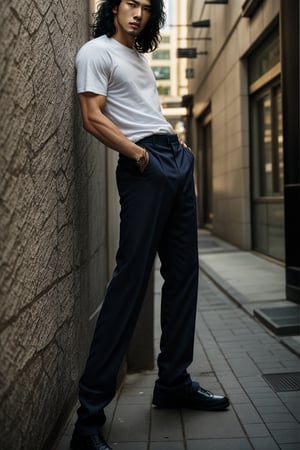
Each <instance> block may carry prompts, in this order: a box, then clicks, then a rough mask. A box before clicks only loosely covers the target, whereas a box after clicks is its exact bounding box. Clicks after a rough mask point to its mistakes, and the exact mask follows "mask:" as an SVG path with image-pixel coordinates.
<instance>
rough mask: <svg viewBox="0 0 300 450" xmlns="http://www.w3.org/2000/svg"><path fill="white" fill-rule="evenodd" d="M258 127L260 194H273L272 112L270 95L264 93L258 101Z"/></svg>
mask: <svg viewBox="0 0 300 450" xmlns="http://www.w3.org/2000/svg"><path fill="white" fill-rule="evenodd" d="M258 110H259V118H260V120H259V127H260V133H259V136H260V142H259V150H260V195H261V196H269V195H270V196H271V195H272V194H273V159H272V114H271V96H270V95H269V94H268V95H265V96H264V97H262V98H261V99H260V100H259V101H258Z"/></svg>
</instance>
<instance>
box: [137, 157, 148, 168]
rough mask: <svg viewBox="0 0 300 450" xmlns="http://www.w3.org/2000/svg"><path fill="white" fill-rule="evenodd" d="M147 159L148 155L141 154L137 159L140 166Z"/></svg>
mask: <svg viewBox="0 0 300 450" xmlns="http://www.w3.org/2000/svg"><path fill="white" fill-rule="evenodd" d="M145 161H146V157H145V156H141V157H140V158H139V159H138V160H137V162H136V163H137V164H138V165H139V166H142V165H143V164H144V163H145Z"/></svg>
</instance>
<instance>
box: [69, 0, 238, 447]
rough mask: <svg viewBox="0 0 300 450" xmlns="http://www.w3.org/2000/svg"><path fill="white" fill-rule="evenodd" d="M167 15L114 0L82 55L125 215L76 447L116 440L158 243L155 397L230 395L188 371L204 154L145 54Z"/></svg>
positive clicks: (80, 70) (158, 2) (170, 403)
mask: <svg viewBox="0 0 300 450" xmlns="http://www.w3.org/2000/svg"><path fill="white" fill-rule="evenodd" d="M164 19H165V13H164V5H163V0H104V1H102V2H101V3H100V5H99V7H98V11H97V13H96V16H95V23H94V37H95V39H93V40H91V41H89V42H88V43H86V44H85V45H84V46H83V47H82V48H81V49H80V51H79V52H78V55H77V59H76V67H77V88H78V93H79V99H80V105H81V111H82V118H83V124H84V127H85V129H86V130H87V131H89V132H90V133H92V134H93V135H94V136H96V138H98V139H99V141H101V142H102V143H104V144H105V145H106V146H107V147H110V148H111V149H113V150H116V151H117V152H119V155H120V156H119V162H118V167H117V185H118V191H119V196H120V204H121V214H120V218H121V223H120V242H119V249H118V252H117V256H116V268H115V270H114V273H113V277H112V280H111V282H110V285H109V287H108V290H107V293H106V296H105V300H104V302H103V305H102V309H101V312H100V315H99V318H98V321H97V325H96V330H95V335H94V339H93V341H92V344H91V349H90V354H89V357H88V360H87V364H86V368H85V371H84V374H83V375H82V377H81V379H80V384H79V400H80V408H79V409H78V420H77V422H76V424H75V430H74V433H73V436H72V441H71V448H72V449H74V450H89V449H94V450H95V449H97V450H105V449H109V448H110V447H109V446H108V444H107V443H106V442H105V441H104V439H103V437H102V436H101V434H100V432H101V427H102V426H103V424H104V422H105V415H104V407H105V406H106V405H107V404H108V403H109V402H110V401H111V400H112V398H113V397H114V394H115V389H116V377H117V374H118V370H119V368H120V365H121V362H122V360H123V358H124V356H125V353H126V350H127V347H128V344H129V341H130V338H131V336H132V334H133V331H134V328H135V325H136V322H137V318H138V314H139V311H140V308H141V305H142V302H143V298H144V294H145V290H146V287H147V283H148V278H149V275H150V272H151V269H152V266H153V262H154V258H155V255H156V253H157V252H158V254H159V257H160V261H161V273H162V276H163V278H164V285H163V288H162V300H161V301H162V306H161V326H162V336H161V345H160V348H161V353H160V355H159V356H158V368H159V372H158V379H157V381H156V383H155V387H154V394H153V405H155V406H157V407H160V408H193V409H199V410H201V409H202V410H203V409H204V410H222V409H225V408H227V407H228V405H229V401H228V399H227V398H226V397H223V396H217V395H214V394H212V393H210V392H208V391H205V390H204V389H202V388H200V386H199V385H198V383H195V382H192V380H191V378H190V375H189V374H188V372H187V367H188V366H189V365H190V364H191V362H192V359H193V342H194V328H195V315H196V304H197V286H198V247H197V222H196V206H195V194H194V181H193V163H194V158H193V154H192V152H191V151H190V150H189V149H188V148H187V147H186V146H185V145H182V144H181V143H180V142H179V141H178V137H177V136H176V134H175V133H174V130H173V128H172V127H171V125H170V124H169V123H168V122H167V121H166V119H165V118H164V117H163V115H162V112H161V109H160V104H159V97H158V94H157V90H156V84H155V79H154V76H153V73H152V71H151V69H150V67H149V65H148V63H147V60H146V58H145V56H144V55H143V53H145V52H148V51H153V50H155V49H156V48H157V45H158V43H159V37H160V35H159V30H160V28H161V26H162V25H163V23H164Z"/></svg>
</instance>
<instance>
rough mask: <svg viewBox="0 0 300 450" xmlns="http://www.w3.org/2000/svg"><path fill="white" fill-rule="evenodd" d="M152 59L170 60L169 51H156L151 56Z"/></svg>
mask: <svg viewBox="0 0 300 450" xmlns="http://www.w3.org/2000/svg"><path fill="white" fill-rule="evenodd" d="M152 59H170V50H157V51H156V52H154V53H153V54H152Z"/></svg>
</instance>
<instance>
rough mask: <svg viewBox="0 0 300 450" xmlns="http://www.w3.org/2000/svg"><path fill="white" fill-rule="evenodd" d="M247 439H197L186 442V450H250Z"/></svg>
mask: <svg viewBox="0 0 300 450" xmlns="http://www.w3.org/2000/svg"><path fill="white" fill-rule="evenodd" d="M251 449H252V447H251V445H250V443H249V441H248V440H247V439H199V440H194V441H192V440H188V441H187V450H251Z"/></svg>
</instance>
